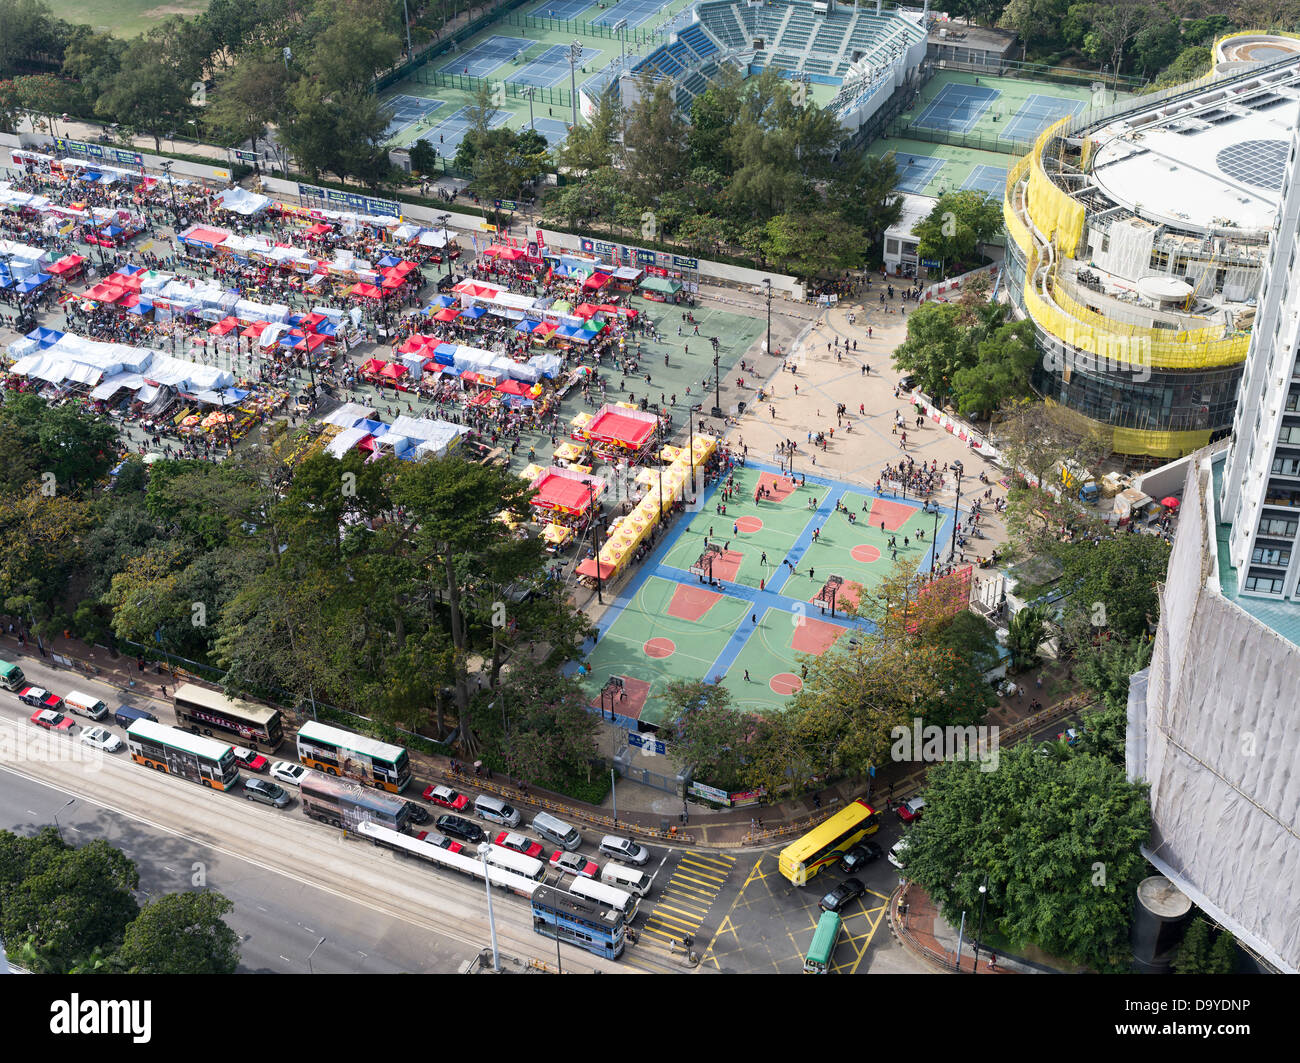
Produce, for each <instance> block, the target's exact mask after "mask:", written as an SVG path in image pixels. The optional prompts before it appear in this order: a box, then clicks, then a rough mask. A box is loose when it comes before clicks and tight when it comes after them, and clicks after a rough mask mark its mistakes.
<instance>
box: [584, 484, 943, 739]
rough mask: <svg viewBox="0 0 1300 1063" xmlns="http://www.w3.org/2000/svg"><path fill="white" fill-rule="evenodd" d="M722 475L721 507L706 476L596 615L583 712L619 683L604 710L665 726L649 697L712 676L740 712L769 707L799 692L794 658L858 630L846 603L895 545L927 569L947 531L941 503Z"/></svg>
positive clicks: (884, 568) (870, 581)
mask: <svg viewBox="0 0 1300 1063" xmlns="http://www.w3.org/2000/svg"><path fill="white" fill-rule="evenodd" d="M733 475H734V478H735V482H736V487H737V490H736V493H735V494H734V495H732V496H731V498H730V499H729V500H728V501H727V502H725V503H723V502H722V500H721V499H722V492H721V487H720V485H717V484H715V485H714V486H713V487H712V488H711V489H710V490H709V492H708V493H707V494H706V495H705V497H704V498H703V499H702V500H701V505H700V508H699V510H698V512H696V513H694V514H693V515H692V516H691V517H690V519H689V521H686V522H683V523H681V524H680V525H679V526H678V528H677V530H676V531H675V532H674V533H673V534H672V535H670V536H669V537H668V539H666V540H665V541H664V542H662V543H660V544H659V546H658V547H657V548H656V550H655V552H654V554H653V555H651V557H650V558H649V559H648V560H647V561H646V562H645V563H644V564H643V565H642V567H641V570H640V571H639V572H638V573H637V574H636V575H635V576H634V577H633V579H632V581H631V583H630V584H629V585H628V587H627V589H626V590H625V591H624V592H623V594H622V595H621V596H620V597H619V598H618V600H617V601H616V602H615V603H614V604H613V606H612V607H611V608H610V609H609V611H608V612H607V613H606V615H605V617H604V619H603V620H602V621H601V623H600V625H599V629H600V637H599V639H598V640H597V643H596V647H595V649H594V650H593V651H592V652H591V654H590V655H589V657H588V658H587V661H586V664H587V668H588V675H587V677H586V680H585V683H586V686H587V690H588V694H589V697H590V703H591V705H592V706H593V707H596V706H599V705H600V703H601V700H602V699H601V691H602V689H605V688H606V685H607V684H608V683H609V681H610V679H611V677H617V678H618V680H620V681H621V687H620V688H619V698H618V704H617V705H616V706H615V707H614V711H615V712H617V713H618V714H619V715H621V716H626V717H628V718H630V719H634V720H640V721H644V722H646V723H653V724H658V725H662V724H666V723H669V722H670V721H669V720H668V719H667V718H666V709H665V706H664V705H663V703H662V701H661V700H660V694H661V691H662V689H663V687H664V685H665V684H666V683H668V682H670V681H672V680H677V679H685V680H705V681H714V682H720V683H721V684H722V685H724V686H726V687H727V689H728V690H730V691H731V695H732V701H733V703H734V704H736V705H737V707H739V708H741V709H744V710H746V711H762V710H770V709H780V708H782V707H784V706H785V705H786V704H787V703H788V701H789V699H790V697H791V695H793V694H794V693H796V692H797V691H798V690H799V689H801V688H802V686H803V680H804V666H803V664H802V663H801V655H803V654H813V655H820V654H822V653H825V652H826V651H827V650H829V649H830V648H831V647H832V646H834V645H835V644H836V643H837V642H839V641H840V640H842V639H844V638H846V637H849V636H851V635H852V633H853V632H855V631H865V630H869V629H870V625H869V624H867V623H866V622H864V621H860V620H856V619H853V618H850V617H847V616H845V614H844V610H845V608H846V606H848V607H851V606H852V605H853V604H854V603H855V602H857V601H858V600H859V599H860V597H861V596H862V595H864V594H872V593H875V590H876V588H877V587H878V586H879V585H880V583H881V581H882V580H883V579H884V578H885V577H886V576H887V575H888V573H889V572H891V571H892V569H893V566H894V556H895V551H896V554H897V558H898V559H899V560H903V561H906V562H908V563H909V564H915V565H916V566H917V567H925V566H928V565H929V564H930V544H931V542H932V541H933V539H934V536H935V535H936V534H938V536H939V537H940V541H941V542H942V541H945V540H944V529H945V528H951V513H950V511H949V510H941V511H940V512H939V513H938V514H928V513H923V512H922V510H921V505H920V503H918V502H915V501H910V500H909V501H904V500H902V499H899V498H896V497H891V496H889V495H888V494H886V495H877V494H876V493H875V492H874V491H868V490H864V489H862V488H858V487H852V486H850V485H847V484H844V483H840V482H837V481H832V480H827V479H823V478H820V477H817V478H814V477H808V478H807V479H806V481H804V482H802V483H800V482H798V481H797V480H792V479H790V478H788V477H786V476H784V475H783V474H782V472H781V470H779V469H777V468H774V467H771V466H767V465H763V464H756V463H753V462H751V463H750V464H749V465H748V466H747V467H746V468H743V469H736V470H734V471H733ZM760 488H761V494H760V496H759V497H758V498H757V500H756V499H755V494H756V492H758V491H759V490H760ZM722 505H725V506H726V513H725V514H723V513H721V512H719V508H720V506H722ZM882 525H883V527H882ZM891 539H892V540H893V542H894V546H892V547H891V545H890V542H891ZM746 673H748V675H749V678H748V679H746V678H745V676H746ZM615 685H618V684H615ZM611 700H612V699H611V698H610V697H609V695H608V694H607V696H606V699H605V705H604V708H605V710H606V711H608V710H609V708H610V705H611Z"/></svg>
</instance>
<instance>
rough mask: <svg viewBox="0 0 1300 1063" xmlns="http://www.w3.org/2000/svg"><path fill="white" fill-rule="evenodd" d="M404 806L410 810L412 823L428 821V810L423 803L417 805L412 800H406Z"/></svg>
mask: <svg viewBox="0 0 1300 1063" xmlns="http://www.w3.org/2000/svg"><path fill="white" fill-rule="evenodd" d="M406 807H407V808H408V809H409V810H410V818H411V822H412V823H428V822H429V810H428V809H427V808H425V807H424V806H423V805H417V804H416V803H415V802H414V801H407V802H406Z"/></svg>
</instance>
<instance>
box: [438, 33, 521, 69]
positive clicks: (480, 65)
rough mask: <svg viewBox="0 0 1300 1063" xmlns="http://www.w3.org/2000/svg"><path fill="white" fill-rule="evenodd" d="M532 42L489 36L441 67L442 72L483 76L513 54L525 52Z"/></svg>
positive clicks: (516, 38)
mask: <svg viewBox="0 0 1300 1063" xmlns="http://www.w3.org/2000/svg"><path fill="white" fill-rule="evenodd" d="M531 45H532V42H531V41H526V40H521V39H520V38H518V37H489V38H488V39H487V40H485V41H479V43H478V44H476V45H474V47H473V48H471V49H470V50H469V51H467V52H462V53H461V54H460V55H458V56H456V57H455V58H454V59H452V61H451V62H450V63H446V64H444V65H443V66H442V67H441V70H442V72H443V73H444V74H468V75H469V76H470V77H476V78H485V77H487V76H488V75H489V74H491V73H492V71H494V70H496V69H497V67H500V66H504V65H505V64H506V63H507V62H508V61H509V60H511V59H513V58H514V57H515V56H517V55H519V54H521V53H522V52H526V51H527V50H528V49H529V47H531Z"/></svg>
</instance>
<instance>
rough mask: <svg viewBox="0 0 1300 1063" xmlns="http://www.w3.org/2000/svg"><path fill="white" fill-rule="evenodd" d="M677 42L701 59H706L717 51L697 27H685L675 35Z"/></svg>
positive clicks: (716, 47)
mask: <svg viewBox="0 0 1300 1063" xmlns="http://www.w3.org/2000/svg"><path fill="white" fill-rule="evenodd" d="M677 40H678V42H679V43H682V44H685V45H686V46H687V47H688V48H689V49H690V50H691V51H692V52H694V53H695V54H696V55H697V56H699V57H700V58H701V59H705V58H707V57H708V56H710V55H712V54H713V53H714V52H716V51H717V50H718V46H717V45H716V44H714V42H713V41H712V39H710V37H709V35H708V34H707V33H705V32H704V31H703V30H702V29H700V27H699V26H687V27H686V29H684V30H682V32H681V33H679V34H678V35H677Z"/></svg>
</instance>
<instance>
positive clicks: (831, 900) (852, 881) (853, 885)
mask: <svg viewBox="0 0 1300 1063" xmlns="http://www.w3.org/2000/svg"><path fill="white" fill-rule="evenodd" d="M866 892H867V887H866V886H864V885H863V884H862V880H861V879H860V878H846V879H845V880H844V881H843V882H841V883H840V884H839V885H838V886H836V887H835V888H834V889H833V890H831V891H830V893H828V894H826V896H825V897H823V898H822V901H821V907H822V911H823V912H838V911H839V910H840V909H841V908H843V907H844V906H845V905H846V904H848V903H849V901H851V900H854V899H855V898H857V897H861V896H862V895H863V894H864V893H866Z"/></svg>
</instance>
